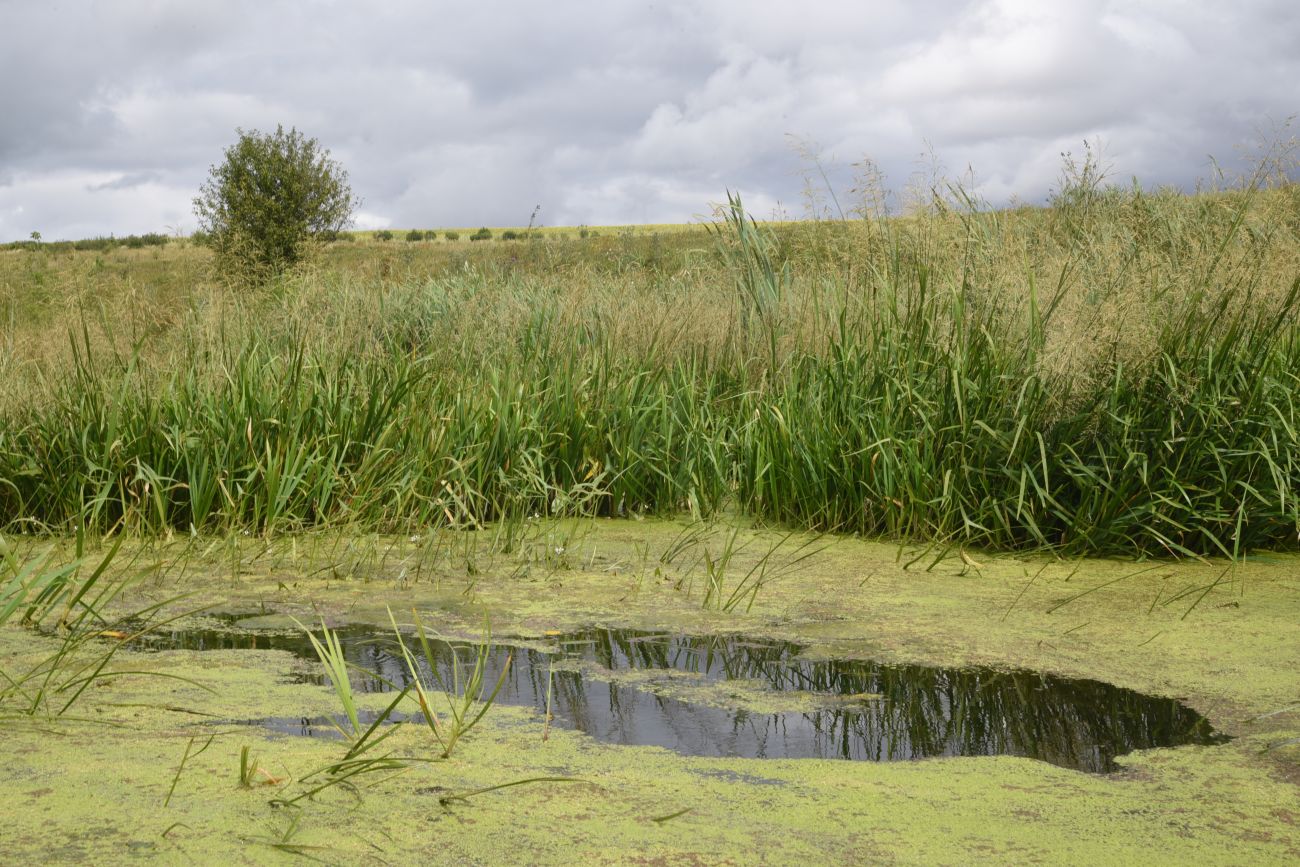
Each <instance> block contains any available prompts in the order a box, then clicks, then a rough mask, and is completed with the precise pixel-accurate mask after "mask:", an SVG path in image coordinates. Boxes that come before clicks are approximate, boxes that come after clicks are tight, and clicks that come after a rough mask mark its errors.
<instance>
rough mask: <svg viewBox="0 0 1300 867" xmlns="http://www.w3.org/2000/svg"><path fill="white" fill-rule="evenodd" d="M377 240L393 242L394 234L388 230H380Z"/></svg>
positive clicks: (376, 234) (376, 236) (376, 233)
mask: <svg viewBox="0 0 1300 867" xmlns="http://www.w3.org/2000/svg"><path fill="white" fill-rule="evenodd" d="M375 240H376V241H391V240H393V233H392V232H390V231H388V230H387V229H380V230H379V231H378V232H375Z"/></svg>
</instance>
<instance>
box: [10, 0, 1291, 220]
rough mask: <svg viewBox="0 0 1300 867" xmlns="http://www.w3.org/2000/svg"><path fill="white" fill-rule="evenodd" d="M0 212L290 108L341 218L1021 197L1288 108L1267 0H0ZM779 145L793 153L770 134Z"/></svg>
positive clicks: (124, 204)
mask: <svg viewBox="0 0 1300 867" xmlns="http://www.w3.org/2000/svg"><path fill="white" fill-rule="evenodd" d="M0 21H3V23H4V26H3V27H0V76H3V80H4V81H5V82H6V86H5V87H4V88H3V89H0V118H2V119H3V120H2V121H0V240H6V239H12V238H20V237H26V236H27V234H28V233H29V232H31V231H32V230H39V231H41V232H42V234H43V235H44V236H45V237H47V238H55V237H82V236H89V235H97V234H106V233H108V232H117V233H125V232H139V231H158V230H167V229H170V230H177V231H180V230H187V229H191V228H193V226H194V218H193V215H192V213H191V199H192V198H193V196H194V194H195V192H196V191H197V189H198V187H199V185H200V184H201V183H202V181H203V179H204V177H205V176H206V173H207V169H208V166H209V165H210V164H211V163H213V162H216V161H217V160H219V159H220V158H221V153H222V149H223V148H224V147H226V146H227V145H229V144H230V143H231V142H232V141H233V140H234V137H235V129H236V128H237V127H238V128H244V129H273V128H274V127H275V125H276V124H283V125H285V126H286V127H288V126H296V127H297V128H298V129H300V130H302V131H304V132H305V133H307V134H308V135H311V136H314V137H316V138H318V139H319V140H320V141H321V142H322V144H324V145H325V146H326V147H329V148H330V149H331V150H332V152H333V154H334V156H335V157H336V158H337V159H338V160H339V161H340V162H341V163H343V165H344V166H345V167H346V168H347V169H348V171H349V173H350V175H351V178H352V186H353V189H354V191H355V192H356V193H357V194H358V195H359V196H361V197H362V199H363V200H364V202H363V206H362V208H361V210H360V213H359V215H358V222H359V223H360V224H362V225H365V226H384V225H391V226H396V227H407V226H411V227H437V226H453V225H455V226H465V225H478V224H489V225H512V224H518V223H521V222H526V221H527V219H528V216H529V214H530V213H531V211H532V209H533V206H534V205H537V204H540V205H541V206H542V212H541V215H540V216H541V217H542V219H543V221H544V222H546V223H549V224H577V223H593V224H595V223H625V222H666V221H682V220H689V219H691V218H693V217H694V216H696V215H699V214H703V213H707V212H708V210H709V203H710V202H712V201H717V200H718V199H721V198H722V197H723V196H724V194H725V191H726V190H727V189H733V190H740V191H742V192H743V193H744V194H745V196H746V200H747V202H748V203H749V204H750V205H751V208H752V209H753V210H754V211H755V212H757V213H760V214H762V215H766V214H767V213H775V212H783V213H789V214H791V215H793V216H798V215H799V214H800V213H801V212H802V208H803V207H804V205H803V200H802V198H801V188H802V185H803V181H802V179H801V172H804V173H806V171H807V170H808V169H809V168H810V167H811V164H810V162H809V160H808V158H807V155H806V154H807V153H808V152H811V153H813V154H815V155H817V156H819V157H820V158H821V159H822V160H823V164H824V165H825V166H826V167H827V168H828V170H829V172H830V176H831V178H832V181H833V183H835V184H836V185H837V186H841V187H842V188H843V187H847V186H848V184H849V180H848V175H849V173H850V171H851V170H850V169H849V168H847V166H848V164H850V163H853V162H856V161H859V160H861V159H863V158H866V157H869V158H871V159H872V160H873V161H874V162H875V163H876V164H877V165H878V166H879V167H880V168H881V169H882V170H883V171H884V173H885V175H886V177H887V180H888V182H889V183H890V185H891V186H894V187H902V186H904V185H905V184H906V183H907V181H908V179H909V178H910V177H912V176H913V174H914V173H915V172H917V171H918V167H922V166H924V165H926V161H927V160H937V161H938V162H939V163H940V164H941V165H942V166H944V167H946V168H948V169H950V170H952V171H953V174H956V175H964V174H965V173H966V172H967V169H968V167H969V169H970V170H971V175H970V176H971V178H972V179H973V183H974V185H975V187H976V191H977V192H979V193H980V194H981V195H983V196H985V197H987V198H988V199H989V200H990V201H993V202H995V203H1001V202H1005V201H1008V200H1011V199H1013V198H1018V199H1022V200H1030V201H1036V200H1041V199H1042V198H1043V197H1044V195H1045V194H1046V193H1047V192H1048V190H1049V188H1050V187H1051V186H1052V185H1053V184H1054V183H1055V182H1056V178H1057V176H1058V174H1059V171H1060V165H1061V153H1062V152H1063V151H1074V152H1078V151H1079V150H1080V149H1081V147H1082V145H1083V142H1084V141H1094V142H1100V144H1101V147H1102V152H1103V160H1104V162H1105V163H1106V164H1107V165H1109V166H1110V167H1111V168H1112V171H1113V173H1114V174H1115V175H1116V176H1118V177H1119V178H1127V177H1128V176H1129V175H1135V176H1137V177H1139V178H1140V179H1142V180H1143V181H1144V182H1146V183H1150V184H1176V185H1180V186H1184V187H1186V186H1190V185H1192V184H1194V183H1195V182H1196V180H1197V179H1198V178H1203V177H1206V176H1207V175H1208V174H1209V173H1210V172H1211V170H1212V164H1211V162H1210V160H1211V157H1213V158H1214V159H1216V160H1217V162H1218V164H1219V165H1220V166H1226V167H1229V168H1239V167H1240V166H1242V165H1244V163H1245V161H1246V160H1248V153H1249V149H1250V148H1251V147H1254V146H1257V142H1258V140H1259V139H1260V137H1261V136H1265V137H1267V136H1269V135H1274V134H1280V135H1281V136H1283V137H1289V136H1290V135H1291V133H1290V132H1289V131H1287V130H1283V131H1282V132H1281V133H1277V130H1278V129H1279V128H1281V127H1282V126H1283V125H1284V124H1285V122H1286V121H1287V119H1288V118H1289V117H1290V116H1291V115H1293V114H1294V113H1296V112H1297V111H1300V99H1297V96H1296V91H1295V87H1294V82H1295V81H1296V80H1297V79H1300V52H1297V51H1296V50H1295V46H1296V45H1300V11H1298V10H1297V9H1296V8H1295V7H1294V4H1293V3H1292V2H1290V0H1279V2H1270V0H1257V2H1251V0H1244V2H1238V3H1235V4H1219V3H1206V2H1178V0H1132V2H1103V0H1061V2H1052V0H1037V2H1034V0H967V2H963V0H921V2H902V0H899V2H889V0H881V2H816V0H813V2H806V3H790V2H788V0H781V2H768V0H746V2H741V0H697V2H686V0H675V2H674V0H670V2H653V3H634V2H619V3H610V2H608V0H605V2H589V0H554V2H551V3H546V4H536V3H534V4H516V3H504V2H479V3H468V2H464V0H460V2H456V3H445V2H388V3H384V4H358V3H331V2H313V3H302V2H296V0H294V2H280V0H259V2H242V0H234V2H224V3H207V4H199V3H192V2H168V0H100V2H94V3H58V2H49V3H30V2H25V0H23V2H19V0H0ZM800 150H802V151H804V152H805V156H802V157H801V156H800V155H799V151H800Z"/></svg>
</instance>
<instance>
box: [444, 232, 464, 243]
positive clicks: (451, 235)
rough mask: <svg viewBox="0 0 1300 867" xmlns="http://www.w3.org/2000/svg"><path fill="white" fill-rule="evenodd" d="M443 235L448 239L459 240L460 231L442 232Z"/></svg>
mask: <svg viewBox="0 0 1300 867" xmlns="http://www.w3.org/2000/svg"><path fill="white" fill-rule="evenodd" d="M443 236H444V237H446V239H447V240H448V241H459V240H460V232H444V233H443Z"/></svg>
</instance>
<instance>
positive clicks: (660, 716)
mask: <svg viewBox="0 0 1300 867" xmlns="http://www.w3.org/2000/svg"><path fill="white" fill-rule="evenodd" d="M338 634H339V636H340V639H341V641H342V643H343V646H344V651H345V654H346V656H347V657H348V659H349V661H350V662H352V663H354V664H355V665H357V666H359V667H361V668H364V669H365V670H367V671H370V672H374V673H375V674H377V675H379V677H370V678H367V677H364V676H359V675H358V676H357V677H355V678H354V687H355V688H356V689H358V690H360V691H367V692H369V691H387V690H389V689H391V688H392V687H391V686H390V685H389V684H390V683H392V684H397V685H399V686H401V687H404V686H406V685H407V684H409V683H410V673H409V672H408V671H407V668H406V665H405V663H404V661H403V660H402V658H401V655H400V651H398V650H397V649H396V644H395V642H394V639H393V636H392V633H391V632H389V633H384V632H381V631H377V630H374V629H372V628H344V629H341V630H339V631H338ZM149 644H150V645H151V646H153V647H156V648H164V647H166V648H186V649H191V650H215V649H238V648H262V649H278V650H287V651H290V652H292V653H296V654H298V655H299V656H302V657H305V658H308V659H315V652H314V651H313V650H312V647H311V643H310V642H309V641H308V640H307V638H306V636H305V635H302V634H292V633H283V632H278V633H269V632H268V633H263V634H257V633H248V632H244V633H236V632H228V631H221V630H211V629H197V630H187V631H176V632H163V633H160V634H157V635H154V636H152V637H151V638H150V639H149ZM407 644H408V646H409V647H411V649H412V651H413V652H414V653H415V655H416V656H417V657H421V653H420V651H419V649H418V647H417V646H416V644H415V643H414V642H413V641H412V640H411V636H407ZM431 644H432V647H433V650H434V651H435V655H436V664H437V667H438V669H439V676H440V677H442V678H443V679H444V681H446V682H448V683H449V682H450V672H451V653H452V648H451V647H450V646H449V645H447V644H443V643H431ZM800 650H801V648H800V647H799V646H798V645H795V644H790V643H785V642H773V641H763V640H750V639H744V638H737V637H701V636H681V635H667V634H656V633H644V632H632V631H625V630H608V629H592V630H588V631H585V632H580V633H572V634H567V635H561V636H558V637H555V638H554V639H550V640H549V646H548V649H547V651H545V652H544V651H539V650H530V649H524V648H519V647H510V646H505V645H498V646H495V647H493V648H492V651H491V653H490V655H489V657H488V665H487V669H488V671H487V677H486V679H487V680H488V681H489V689H490V685H491V684H495V682H496V679H497V677H498V676H499V675H500V673H501V669H502V667H503V666H504V665H505V664H506V659H507V657H508V656H509V657H511V658H512V663H511V665H510V668H509V671H508V673H507V676H506V682H505V686H504V687H503V688H502V690H501V693H500V695H499V696H498V699H497V700H498V701H499V702H502V703H505V704H514V705H531V706H532V707H535V708H537V709H538V710H539V711H544V710H545V708H546V697H547V680H548V672H549V673H550V678H551V710H552V713H553V714H554V715H555V720H554V723H553V725H556V726H560V727H569V728H576V729H578V730H580V731H583V732H586V733H587V734H589V735H591V736H592V737H594V738H597V739H598V740H602V741H606V742H608V743H615V744H651V745H657V746H663V747H668V748H669V749H673V750H676V751H677V752H680V753H684V754H687V755H697V756H743V757H752V758H842V759H856V760H865V761H876V762H886V761H900V760H905V759H918V758H925V757H930V756H991V755H1012V756H1027V757H1029V758H1034V759H1039V760H1041V761H1045V762H1050V763H1051V764H1054V765H1059V766H1061V767H1065V768H1074V769H1077V770H1081V771H1091V772H1106V771H1111V770H1114V769H1115V767H1116V766H1115V763H1114V758H1115V757H1116V756H1118V755H1123V754H1124V753H1127V752H1130V751H1132V750H1136V749H1146V748H1151V747H1171V746H1179V745H1182V744H1217V743H1223V742H1224V741H1226V740H1228V738H1227V737H1226V736H1224V735H1221V734H1218V733H1216V732H1215V731H1214V729H1213V728H1212V727H1211V726H1210V724H1209V722H1208V721H1207V720H1206V719H1205V718H1204V717H1202V716H1200V715H1199V714H1198V713H1196V712H1195V711H1193V710H1191V709H1190V708H1188V707H1186V706H1185V705H1183V704H1181V703H1180V702H1178V701H1177V700H1175V699H1168V698H1157V697H1154V696H1149V695H1143V694H1141V693H1137V692H1134V691H1133V690H1129V689H1121V688H1119V687H1117V686H1114V685H1112V684H1108V683H1102V682H1100V681H1095V680H1080V679H1070V678H1061V677H1053V676H1050V675H1045V674H1040V673H1036V672H1032V671H1000V670H995V669H979V668H975V669H970V668H930V667H925V666H917V665H884V664H880V663H875V662H870V661H860V660H809V659H804V658H803V657H801V656H800ZM456 652H457V653H459V655H460V659H461V661H462V667H463V668H467V667H472V665H473V658H474V650H473V647H472V646H467V645H463V644H462V645H458V646H457V647H456ZM562 660H563V661H565V662H566V663H570V662H572V661H575V660H576V661H580V663H581V668H582V671H581V672H579V671H571V670H568V671H564V670H554V671H552V670H551V665H552V662H553V661H554V662H555V664H557V665H558V664H559V663H560V661H562ZM602 671H608V672H628V671H638V672H649V673H650V674H651V682H650V684H647V685H642V686H641V687H640V688H638V686H636V685H628V684H622V685H620V684H615V683H611V682H609V681H608V680H605V679H602V678H601V677H600V673H601V672H602ZM673 672H678V673H686V676H687V678H688V680H687V681H685V682H687V683H689V682H691V681H694V682H696V683H714V684H716V683H719V682H725V681H732V680H744V681H750V682H754V683H757V684H759V685H761V686H762V688H764V689H766V690H771V691H773V692H774V693H777V694H778V695H775V696H771V697H770V698H772V699H774V701H773V702H772V703H773V704H775V705H777V706H779V704H780V701H779V699H780V696H779V693H781V692H788V691H793V690H797V691H800V692H805V693H813V694H815V695H816V696H817V697H818V698H819V699H821V701H819V702H818V703H819V704H821V703H824V704H825V705H826V706H825V707H824V708H823V709H819V710H812V711H807V710H805V711H795V710H789V711H784V712H777V713H753V712H748V711H745V710H740V709H737V708H735V707H731V708H728V707H715V706H712V704H713V703H721V704H725V703H726V701H727V691H726V689H725V686H723V687H721V688H720V689H719V690H717V691H715V692H714V693H713V694H714V696H715V698H714V700H713V702H711V704H709V705H705V704H699V703H693V702H686V701H681V700H678V699H674V698H664V697H661V696H657V695H654V694H653V692H651V691H650V686H651V685H653V684H654V683H660V684H662V683H664V682H666V681H667V680H668V679H669V678H670V677H676V678H678V679H677V680H675V681H674V682H678V683H680V682H683V681H681V680H680V678H681V677H682V675H681V674H677V675H673V674H672V673H673ZM422 677H423V678H424V680H425V682H426V684H427V683H428V682H429V680H430V677H429V672H428V670H427V668H425V669H424V671H423V672H422ZM385 681H387V683H386V682H385ZM849 696H854V697H855V698H852V699H848V698H847V697H849ZM857 696H878V698H865V697H863V698H857ZM435 710H437V708H436V707H435ZM259 722H263V723H264V724H269V725H272V726H273V727H274V728H276V729H278V730H280V731H286V732H290V733H293V734H304V735H321V734H328V733H329V732H331V731H333V729H332V728H331V727H330V726H329V725H328V724H327V723H325V721H324V720H313V719H296V718H295V719H276V720H271V721H259Z"/></svg>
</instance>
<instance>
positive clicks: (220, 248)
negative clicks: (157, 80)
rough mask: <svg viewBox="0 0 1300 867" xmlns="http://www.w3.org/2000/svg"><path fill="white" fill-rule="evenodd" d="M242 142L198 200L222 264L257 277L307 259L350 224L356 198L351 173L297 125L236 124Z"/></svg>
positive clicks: (244, 278) (240, 277)
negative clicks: (264, 128) (271, 128)
mask: <svg viewBox="0 0 1300 867" xmlns="http://www.w3.org/2000/svg"><path fill="white" fill-rule="evenodd" d="M235 131H236V132H237V133H238V134H239V141H237V142H235V144H234V145H232V146H231V147H229V148H227V149H226V152H225V159H224V160H223V161H222V162H221V163H220V164H218V165H214V166H212V168H211V169H210V171H209V174H208V180H207V181H206V182H205V183H204V184H203V186H202V187H201V188H200V190H199V195H198V197H196V198H195V199H194V213H195V216H197V217H198V220H199V229H200V231H201V232H203V233H204V234H205V235H206V236H207V242H208V243H209V244H210V245H211V246H212V248H213V250H214V251H215V253H216V265H217V268H218V271H219V272H220V273H221V274H222V275H223V276H225V277H227V278H229V279H233V280H236V281H239V282H258V281H261V280H264V279H266V278H268V277H271V276H274V275H275V274H279V273H281V272H283V271H286V270H288V269H289V268H292V267H293V266H294V265H296V264H298V263H299V262H301V261H303V260H304V259H306V258H307V257H308V256H309V255H310V254H311V252H312V251H313V250H314V249H315V247H316V242H317V241H319V240H323V239H324V238H327V237H330V236H332V235H333V234H334V233H337V232H338V231H340V230H341V229H344V228H346V227H347V226H348V225H349V224H350V223H351V221H352V211H353V209H354V208H355V207H356V206H357V204H359V203H358V202H357V200H356V199H354V198H353V197H352V190H351V188H350V187H349V186H348V173H347V172H346V171H344V170H343V167H342V166H340V165H339V164H338V163H337V162H335V161H334V160H332V159H331V158H330V152H329V151H328V150H325V149H323V148H322V147H321V146H320V143H319V142H317V141H316V139H314V138H307V137H306V136H304V135H303V134H302V133H300V132H298V130H296V129H290V130H289V131H288V132H285V131H284V127H282V126H277V127H276V128H275V132H274V133H260V132H258V131H257V130H251V131H248V132H245V131H244V130H242V129H237V130H235Z"/></svg>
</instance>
